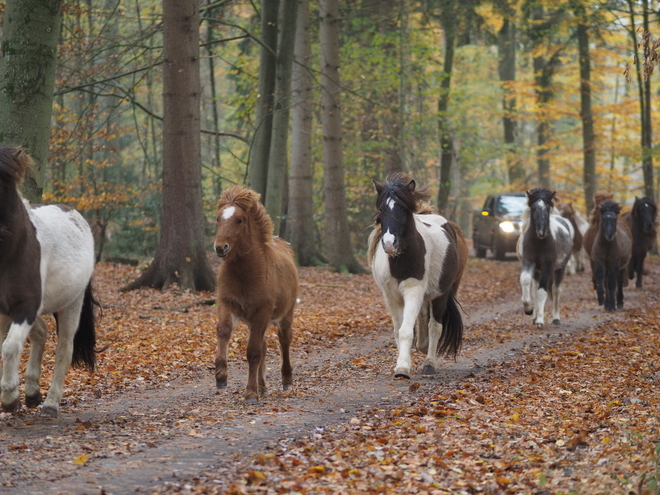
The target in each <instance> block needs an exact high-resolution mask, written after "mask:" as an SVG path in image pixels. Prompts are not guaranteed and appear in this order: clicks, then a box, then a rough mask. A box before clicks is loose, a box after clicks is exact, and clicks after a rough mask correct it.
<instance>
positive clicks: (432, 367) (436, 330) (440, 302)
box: [422, 295, 447, 375]
mask: <svg viewBox="0 0 660 495" xmlns="http://www.w3.org/2000/svg"><path fill="white" fill-rule="evenodd" d="M424 306H425V307H428V306H429V305H428V304H426V303H425V304H424ZM446 306H447V295H445V296H441V297H438V298H436V299H434V301H433V310H431V311H428V313H429V314H428V315H427V318H428V325H427V326H428V349H427V352H426V359H425V360H424V365H423V367H422V374H423V375H434V374H435V371H436V355H437V354H438V342H439V341H440V336H441V335H442V330H443V329H442V323H441V322H439V321H437V320H436V319H435V314H436V310H438V314H444V312H445V308H446Z"/></svg>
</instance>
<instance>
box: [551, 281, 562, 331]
mask: <svg viewBox="0 0 660 495" xmlns="http://www.w3.org/2000/svg"><path fill="white" fill-rule="evenodd" d="M563 280H564V272H563V270H555V274H554V280H553V282H552V323H553V324H554V325H561V318H560V316H559V309H560V302H561V293H562V287H563V286H562V282H563Z"/></svg>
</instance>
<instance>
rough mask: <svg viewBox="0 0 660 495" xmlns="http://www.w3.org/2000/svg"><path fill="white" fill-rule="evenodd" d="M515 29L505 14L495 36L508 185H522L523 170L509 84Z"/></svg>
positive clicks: (512, 76)
mask: <svg viewBox="0 0 660 495" xmlns="http://www.w3.org/2000/svg"><path fill="white" fill-rule="evenodd" d="M515 33H516V29H515V24H514V23H513V21H511V20H510V19H509V17H508V16H507V15H506V14H505V17H504V23H503V24H502V28H501V29H500V32H499V33H498V35H497V42H498V51H499V63H498V69H499V76H500V81H501V82H502V86H503V88H502V91H503V95H502V127H503V130H504V146H505V150H506V163H507V171H508V175H509V183H510V184H522V183H523V181H524V180H525V170H524V169H523V166H522V162H521V160H520V157H519V156H518V153H517V149H516V148H517V146H516V119H515V111H516V98H515V96H514V94H513V91H512V90H511V88H510V84H511V83H512V82H515V80H516V35H515Z"/></svg>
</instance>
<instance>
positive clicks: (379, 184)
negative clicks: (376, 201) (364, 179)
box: [371, 179, 385, 194]
mask: <svg viewBox="0 0 660 495" xmlns="http://www.w3.org/2000/svg"><path fill="white" fill-rule="evenodd" d="M371 180H372V181H373V183H374V187H375V188H376V192H377V193H378V194H380V193H381V191H382V190H383V189H385V184H383V183H382V182H378V181H377V180H375V179H371Z"/></svg>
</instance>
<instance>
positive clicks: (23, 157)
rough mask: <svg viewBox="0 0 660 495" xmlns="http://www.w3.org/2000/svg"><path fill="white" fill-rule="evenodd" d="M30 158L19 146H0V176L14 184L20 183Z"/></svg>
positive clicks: (29, 163)
mask: <svg viewBox="0 0 660 495" xmlns="http://www.w3.org/2000/svg"><path fill="white" fill-rule="evenodd" d="M31 166H32V158H30V155H28V154H27V153H26V152H25V151H24V150H23V149H21V148H0V177H1V178H2V179H3V180H6V181H9V182H11V183H12V184H14V185H15V186H18V185H20V183H21V180H22V179H23V176H24V175H25V172H26V171H27V170H28V169H29V168H30V167H31Z"/></svg>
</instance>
